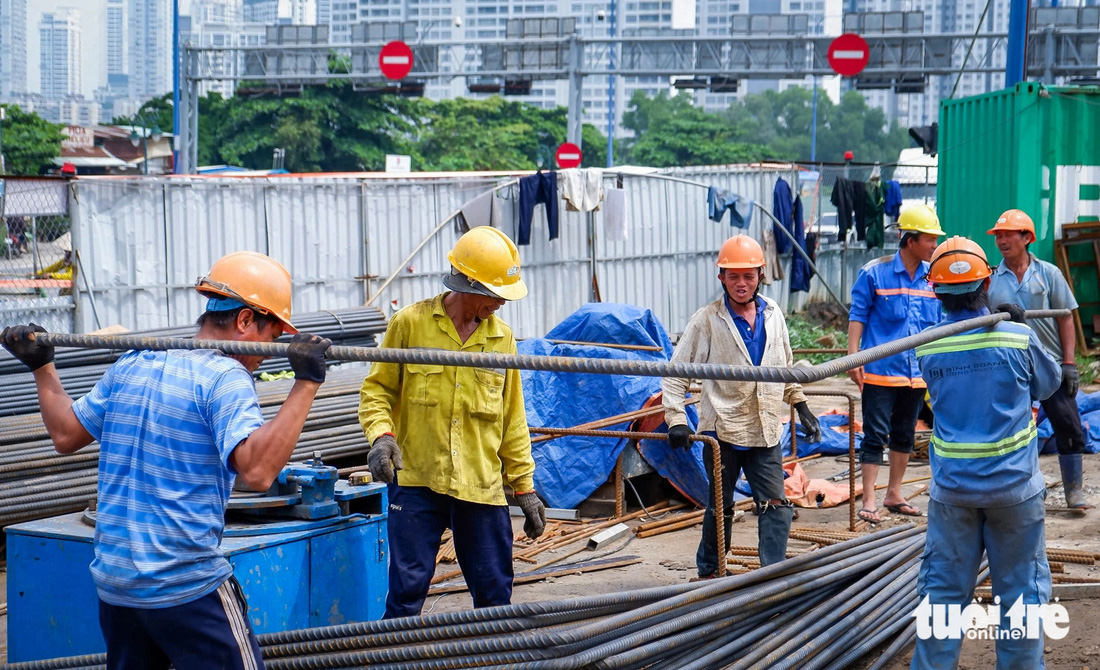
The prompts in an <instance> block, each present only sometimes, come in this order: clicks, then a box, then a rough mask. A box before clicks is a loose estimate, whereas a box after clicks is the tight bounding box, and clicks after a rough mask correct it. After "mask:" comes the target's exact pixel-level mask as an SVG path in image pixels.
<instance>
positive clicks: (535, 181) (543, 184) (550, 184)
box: [516, 170, 558, 244]
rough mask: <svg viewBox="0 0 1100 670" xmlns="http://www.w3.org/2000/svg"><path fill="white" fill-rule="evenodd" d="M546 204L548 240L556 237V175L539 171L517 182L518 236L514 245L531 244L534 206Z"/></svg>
mask: <svg viewBox="0 0 1100 670" xmlns="http://www.w3.org/2000/svg"><path fill="white" fill-rule="evenodd" d="M540 202H541V203H545V204H546V227H547V228H549V229H550V239H552V240H555V239H557V237H558V173H556V172H543V171H542V170H539V171H538V172H537V173H535V174H533V175H531V176H530V177H522V178H520V180H519V234H518V235H517V236H516V244H531V218H532V217H533V216H534V214H535V205H537V204H538V203H540Z"/></svg>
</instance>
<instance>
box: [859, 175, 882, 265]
mask: <svg viewBox="0 0 1100 670" xmlns="http://www.w3.org/2000/svg"><path fill="white" fill-rule="evenodd" d="M885 202H886V200H885V195H884V192H883V188H882V182H881V181H879V180H877V179H872V180H871V181H869V182H867V184H866V185H865V187H864V192H863V211H864V213H865V216H864V220H865V222H866V226H867V248H868V249H875V248H882V247H883V246H885V242H886V236H885V231H884V230H883V225H882V214H883V209H884V207H885Z"/></svg>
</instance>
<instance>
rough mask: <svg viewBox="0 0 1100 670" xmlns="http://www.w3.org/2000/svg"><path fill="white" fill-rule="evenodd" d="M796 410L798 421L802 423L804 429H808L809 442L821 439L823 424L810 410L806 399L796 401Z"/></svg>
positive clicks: (807, 437)
mask: <svg viewBox="0 0 1100 670" xmlns="http://www.w3.org/2000/svg"><path fill="white" fill-rule="evenodd" d="M794 410H795V411H796V412H798V422H799V423H801V424H802V430H804V431H806V439H807V440H808V441H809V442H820V441H821V424H820V423H819V422H818V420H817V417H816V416H814V413H813V412H811V411H810V406H809V405H807V404H806V401H805V400H803V401H802V402H798V403H795V405H794Z"/></svg>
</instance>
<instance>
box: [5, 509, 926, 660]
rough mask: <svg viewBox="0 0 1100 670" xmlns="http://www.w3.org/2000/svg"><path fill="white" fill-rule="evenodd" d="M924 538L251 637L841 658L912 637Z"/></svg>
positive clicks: (326, 654) (448, 652) (402, 656)
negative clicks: (670, 579)
mask: <svg viewBox="0 0 1100 670" xmlns="http://www.w3.org/2000/svg"><path fill="white" fill-rule="evenodd" d="M923 545H924V534H923V530H921V529H918V528H913V527H912V526H901V527H896V528H891V529H888V530H883V531H880V532H877V533H874V534H872V535H867V536H864V537H860V538H856V539H852V540H848V541H845V542H841V543H839V544H835V545H830V546H827V547H821V548H818V549H815V550H813V551H809V552H806V553H803V554H799V555H798V556H795V557H793V558H791V559H788V560H786V561H783V562H782V563H778V564H775V565H770V566H767V567H764V568H761V569H758V570H754V571H751V572H746V573H743V574H739V575H735V576H731V577H726V578H721V579H715V580H710V581H705V582H698V583H688V584H677V585H673V586H662V587H654V588H646V589H640V590H635V591H629V592H622V593H609V594H603V595H592V596H586V597H582V598H573V599H569V600H560V601H544V602H534V603H517V604H513V605H505V606H499V607H488V608H483V609H474V610H465V611H460V612H448V613H436V614H428V615H425V616H419V617H407V618H401V619H389V620H383V621H371V622H365V623H355V624H344V625H340V626H330V627H325V628H313V629H305V630H297V631H289V632H281V633H269V634H265V635H260V636H259V642H260V645H261V648H262V651H263V656H264V659H265V665H266V666H267V667H268V668H270V669H271V670H285V669H291V668H294V669H297V668H350V667H370V668H372V669H374V670H412V669H414V668H415V669H416V670H434V669H443V668H486V667H492V668H501V667H508V668H515V669H517V670H549V669H551V668H554V669H567V668H603V669H611V668H637V669H643V668H644V669H648V670H673V669H675V670H702V669H704V668H734V669H740V668H773V669H779V668H817V669H820V668H829V669H837V670H839V669H840V668H844V667H846V666H847V665H849V664H850V663H852V662H854V661H855V660H857V659H859V658H861V657H862V656H865V655H867V654H868V653H869V652H870V651H871V650H872V649H873V648H874V647H876V646H877V645H879V644H882V643H884V642H887V641H889V640H891V639H892V638H897V639H904V637H905V636H906V635H908V633H909V631H910V629H911V628H912V617H911V616H910V615H911V612H912V609H913V607H914V606H915V605H916V603H917V591H916V572H917V566H918V562H919V560H920V552H921V549H922V547H923ZM900 648H901V647H900V646H898V649H900ZM105 661H106V658H105V656H104V655H90V656H81V657H73V658H67V659H54V660H49V661H35V662H30V663H18V664H13V665H11V666H9V668H11V669H12V670H47V669H53V668H89V667H102V666H103V664H104V663H105Z"/></svg>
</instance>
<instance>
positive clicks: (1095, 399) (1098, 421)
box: [1037, 391, 1100, 454]
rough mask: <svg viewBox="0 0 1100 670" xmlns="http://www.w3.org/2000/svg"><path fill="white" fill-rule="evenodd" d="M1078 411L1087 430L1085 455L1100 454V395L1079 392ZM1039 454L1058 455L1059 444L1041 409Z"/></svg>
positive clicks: (1039, 418) (1039, 417)
mask: <svg viewBox="0 0 1100 670" xmlns="http://www.w3.org/2000/svg"><path fill="white" fill-rule="evenodd" d="M1077 410H1078V411H1079V412H1080V413H1081V423H1082V425H1083V427H1084V429H1085V453H1089V454H1097V453H1100V393H1082V392H1081V391H1078V392H1077ZM1037 420H1038V423H1039V453H1040V454H1056V453H1058V444H1057V441H1056V440H1055V439H1054V429H1053V428H1051V427H1050V419H1048V418H1047V416H1046V412H1044V411H1043V410H1042V409H1041V408H1040V409H1039V416H1038V417H1037Z"/></svg>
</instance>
